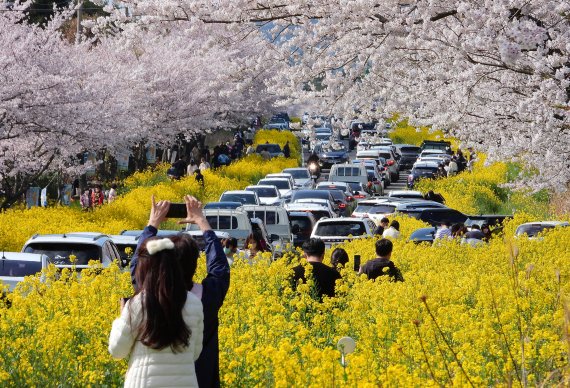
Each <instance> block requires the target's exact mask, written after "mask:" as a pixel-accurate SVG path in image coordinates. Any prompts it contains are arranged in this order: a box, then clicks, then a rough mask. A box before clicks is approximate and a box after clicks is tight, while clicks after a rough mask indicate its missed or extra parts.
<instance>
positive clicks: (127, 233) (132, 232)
mask: <svg viewBox="0 0 570 388" xmlns="http://www.w3.org/2000/svg"><path fill="white" fill-rule="evenodd" d="M180 232H182V231H181V230H169V229H161V230H159V231H158V232H157V234H156V235H157V236H158V237H164V236H172V235H175V234H178V233H180ZM142 233H143V230H142V229H132V230H123V231H121V233H119V234H120V235H121V236H135V237H139V236H140V235H141V234H142Z"/></svg>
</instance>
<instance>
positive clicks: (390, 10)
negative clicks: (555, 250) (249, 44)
mask: <svg viewBox="0 0 570 388" xmlns="http://www.w3.org/2000/svg"><path fill="white" fill-rule="evenodd" d="M127 3H128V4H130V6H131V7H132V10H133V12H134V13H135V14H136V13H138V14H140V15H144V16H142V17H143V18H150V19H153V20H156V19H157V18H159V19H160V20H161V21H162V22H164V21H171V22H180V21H185V22H187V23H188V24H190V25H193V24H195V23H206V24H219V25H224V26H228V27H227V28H228V30H234V31H243V30H247V29H248V28H249V30H251V31H257V32H258V33H260V34H261V35H262V36H264V37H265V38H266V39H267V40H268V41H272V42H274V43H275V45H274V48H272V49H269V50H267V51H265V52H263V53H260V55H258V57H257V58H258V60H259V61H260V63H265V64H266V65H268V66H270V65H271V64H274V63H284V62H285V63H288V64H289V65H290V66H288V67H287V68H282V69H281V71H279V72H274V77H273V78H272V79H268V80H267V82H268V85H269V86H274V87H275V89H274V90H276V91H279V93H281V94H283V95H286V96H294V97H297V98H299V99H302V100H303V99H304V100H305V101H307V100H309V101H311V102H319V103H320V106H321V107H322V109H323V111H328V112H330V113H337V114H343V115H344V116H345V117H350V116H352V115H353V114H354V111H355V109H358V110H360V111H362V112H363V114H365V115H371V116H374V115H386V114H387V113H392V112H399V113H400V114H401V116H402V117H409V118H410V119H411V120H412V122H414V123H416V124H417V125H429V126H433V127H434V128H442V129H444V130H445V131H446V132H448V133H449V134H450V135H454V136H458V137H459V138H460V139H461V140H462V141H463V145H464V146H475V147H476V148H478V149H480V150H483V151H486V152H488V154H489V156H490V157H491V159H492V160H496V159H504V158H518V159H521V160H523V161H525V162H528V163H529V164H531V165H534V166H536V167H538V168H539V169H540V172H541V174H540V175H539V176H538V177H537V179H535V180H534V182H533V183H534V185H533V187H534V188H540V187H555V188H565V187H566V186H567V184H568V182H569V181H570V165H569V160H570V155H569V152H570V145H569V143H570V133H569V131H570V129H569V122H568V110H569V93H570V89H569V82H570V80H569V77H570V76H569V72H570V68H569V61H568V58H569V57H570V56H569V47H570V46H569V44H568V42H569V41H570V36H569V31H570V28H569V27H570V16H569V15H570V5H569V3H568V2H560V1H550V0H546V1H535V2H533V1H516V0H502V1H492V0H486V1H476V0H461V1H459V0H454V1H442V0H432V1H428V2H424V1H415V0H386V1H382V2H378V1H375V0H374V1H371V0H358V1H348V0H333V1H329V0H327V1H303V0H293V1H289V2H283V1H280V0H268V1H264V2H261V3H260V2H258V1H251V0H234V1H231V2H206V1H186V0H172V1H168V2H164V1H160V2H158V1H156V2H155V1H147V2H143V3H142V4H141V3H138V2H128V1H127ZM317 86H318V87H317ZM371 106H377V107H378V108H379V109H377V110H376V113H374V112H369V108H370V107H371Z"/></svg>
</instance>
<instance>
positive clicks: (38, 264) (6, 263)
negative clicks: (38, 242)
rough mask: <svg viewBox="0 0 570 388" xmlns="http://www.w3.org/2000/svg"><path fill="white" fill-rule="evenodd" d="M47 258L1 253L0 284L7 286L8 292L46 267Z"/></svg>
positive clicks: (18, 253)
mask: <svg viewBox="0 0 570 388" xmlns="http://www.w3.org/2000/svg"><path fill="white" fill-rule="evenodd" d="M48 260H49V258H48V257H47V256H46V255H41V254H34V253H21V252H2V257H1V259H0V283H3V284H5V285H7V286H8V289H9V290H10V291H14V288H15V287H16V285H17V284H18V283H20V282H21V281H22V280H24V277H26V276H34V275H36V274H37V273H39V272H41V271H42V269H43V268H45V267H47V263H48Z"/></svg>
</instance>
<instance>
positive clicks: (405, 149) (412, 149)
mask: <svg viewBox="0 0 570 388" xmlns="http://www.w3.org/2000/svg"><path fill="white" fill-rule="evenodd" d="M421 150H422V149H421V148H420V147H402V148H400V152H401V153H403V154H419V153H420V152H421Z"/></svg>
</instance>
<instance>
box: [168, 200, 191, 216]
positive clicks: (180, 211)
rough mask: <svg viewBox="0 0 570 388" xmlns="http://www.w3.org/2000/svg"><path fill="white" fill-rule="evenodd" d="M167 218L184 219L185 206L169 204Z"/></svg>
mask: <svg viewBox="0 0 570 388" xmlns="http://www.w3.org/2000/svg"><path fill="white" fill-rule="evenodd" d="M166 217H167V218H186V217H187V213H186V204H185V203H171V204H170V208H168V213H167V214H166Z"/></svg>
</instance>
